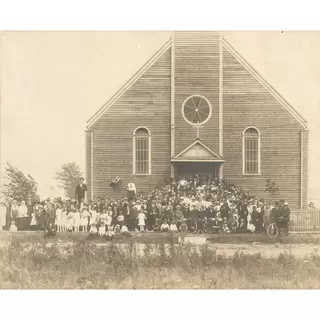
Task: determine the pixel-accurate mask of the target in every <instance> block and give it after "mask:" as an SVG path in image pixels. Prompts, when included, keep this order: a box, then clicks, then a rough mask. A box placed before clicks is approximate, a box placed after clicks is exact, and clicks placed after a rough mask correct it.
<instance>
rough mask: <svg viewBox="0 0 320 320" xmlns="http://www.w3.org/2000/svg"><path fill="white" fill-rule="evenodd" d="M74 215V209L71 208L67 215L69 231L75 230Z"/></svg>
mask: <svg viewBox="0 0 320 320" xmlns="http://www.w3.org/2000/svg"><path fill="white" fill-rule="evenodd" d="M73 216H74V209H71V210H70V212H69V213H68V216H67V219H68V225H67V230H68V231H73Z"/></svg>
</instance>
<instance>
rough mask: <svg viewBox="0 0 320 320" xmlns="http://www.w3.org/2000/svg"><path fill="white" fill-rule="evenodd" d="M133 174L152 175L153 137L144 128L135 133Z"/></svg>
mask: <svg viewBox="0 0 320 320" xmlns="http://www.w3.org/2000/svg"><path fill="white" fill-rule="evenodd" d="M133 174H137V175H139V174H141V175H148V174H151V135H150V131H149V130H148V129H147V128H144V127H139V128H137V129H136V130H135V131H134V133H133Z"/></svg>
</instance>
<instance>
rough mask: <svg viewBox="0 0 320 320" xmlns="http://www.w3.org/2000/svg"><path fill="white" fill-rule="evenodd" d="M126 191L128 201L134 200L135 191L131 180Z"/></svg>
mask: <svg viewBox="0 0 320 320" xmlns="http://www.w3.org/2000/svg"><path fill="white" fill-rule="evenodd" d="M127 191H128V201H132V200H135V198H136V192H137V189H136V185H135V184H134V182H133V180H132V179H131V180H130V182H129V183H128V186H127Z"/></svg>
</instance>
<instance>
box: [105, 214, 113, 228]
mask: <svg viewBox="0 0 320 320" xmlns="http://www.w3.org/2000/svg"><path fill="white" fill-rule="evenodd" d="M105 222H106V225H107V231H113V226H112V212H111V211H108V212H106V216H105Z"/></svg>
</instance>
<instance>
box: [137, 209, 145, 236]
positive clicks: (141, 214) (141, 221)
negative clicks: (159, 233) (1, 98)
mask: <svg viewBox="0 0 320 320" xmlns="http://www.w3.org/2000/svg"><path fill="white" fill-rule="evenodd" d="M145 225H146V215H145V214H144V212H139V214H138V226H139V228H140V231H141V232H143V231H144V227H145Z"/></svg>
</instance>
